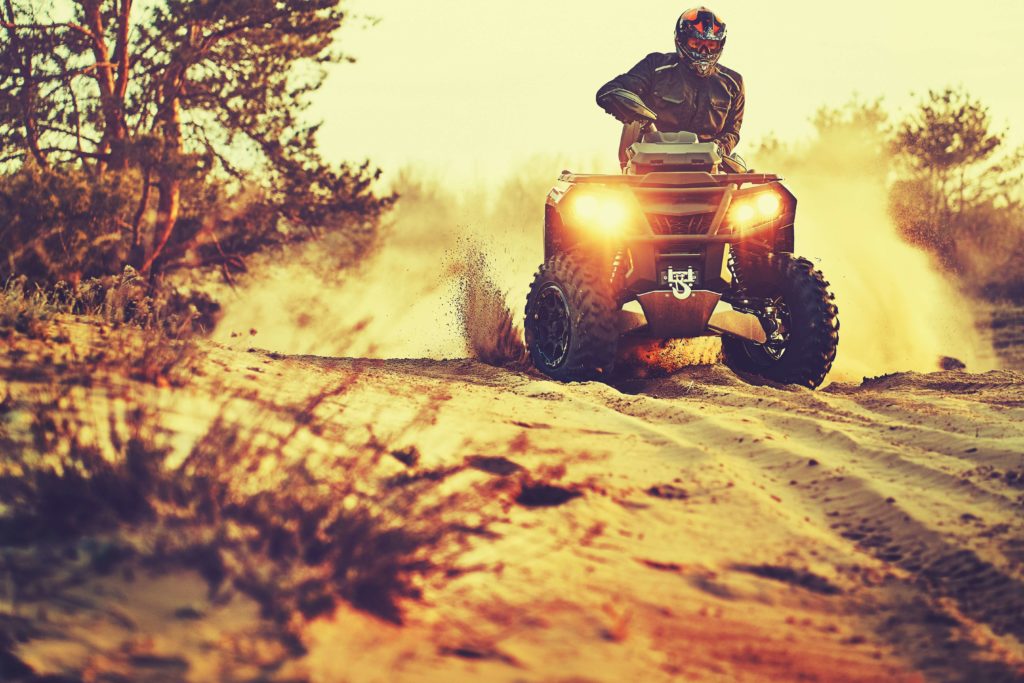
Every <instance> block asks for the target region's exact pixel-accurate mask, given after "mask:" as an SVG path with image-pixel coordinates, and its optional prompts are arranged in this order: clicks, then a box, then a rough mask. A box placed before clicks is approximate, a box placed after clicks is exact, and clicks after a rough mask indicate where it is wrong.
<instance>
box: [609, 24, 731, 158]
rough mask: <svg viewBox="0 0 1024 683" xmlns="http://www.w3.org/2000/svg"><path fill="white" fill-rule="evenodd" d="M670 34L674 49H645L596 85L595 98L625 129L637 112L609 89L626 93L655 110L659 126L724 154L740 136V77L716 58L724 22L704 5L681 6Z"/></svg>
mask: <svg viewBox="0 0 1024 683" xmlns="http://www.w3.org/2000/svg"><path fill="white" fill-rule="evenodd" d="M675 39H676V51H675V52H664V53H663V52H653V53H651V54H649V55H647V56H646V57H644V58H643V60H641V61H640V63H639V64H637V65H636V66H634V67H633V68H632V69H630V70H629V71H628V72H626V73H624V74H622V75H621V76H618V77H616V78H613V79H612V80H611V81H609V82H608V83H607V84H605V85H604V86H602V87H601V89H600V90H598V91H597V103H598V104H599V105H600V106H601V108H602V109H604V110H605V111H607V112H608V113H609V114H611V115H612V116H614V117H615V118H617V119H619V120H620V121H622V123H624V124H626V125H627V130H628V127H629V126H630V124H636V123H637V118H638V117H637V116H636V114H634V113H633V112H632V111H630V110H629V109H628V108H627V107H625V106H623V105H622V103H621V102H620V100H619V99H618V98H617V97H615V96H613V95H612V93H613V92H614V91H616V90H618V91H620V92H621V91H623V90H624V91H626V92H627V93H632V94H634V95H636V96H638V97H639V98H640V99H641V100H642V101H643V103H644V104H645V105H647V107H649V108H650V109H651V110H653V111H654V113H655V114H657V115H658V121H657V124H656V125H657V127H658V130H659V131H663V132H677V131H683V130H685V131H690V132H691V133H696V134H697V137H698V138H700V140H701V141H702V142H714V143H716V144H717V145H718V149H719V152H720V153H721V154H722V155H723V156H725V155H727V154H730V153H731V152H732V150H733V148H734V147H735V146H736V143H737V142H739V139H740V126H741V125H742V124H743V105H744V99H745V98H744V94H743V77H742V76H740V75H739V74H738V73H736V72H735V71H733V70H732V69H728V68H726V67H724V66H722V65H721V64H719V63H718V58H719V57H721V55H722V48H724V47H725V22H724V21H722V20H721V19H719V18H718V15H716V14H715V13H714V12H712V11H711V10H709V9H708V8H707V7H698V8H696V9H690V10H687V11H685V12H683V14H682V15H681V16H680V17H679V21H677V22H676V30H675ZM633 128H634V134H636V132H637V131H638V127H637V126H633ZM620 153H621V150H620Z"/></svg>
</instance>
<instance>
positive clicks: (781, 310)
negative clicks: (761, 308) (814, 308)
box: [744, 296, 792, 365]
mask: <svg viewBox="0 0 1024 683" xmlns="http://www.w3.org/2000/svg"><path fill="white" fill-rule="evenodd" d="M770 300H771V305H772V307H773V308H774V309H775V315H773V316H771V317H772V318H773V319H774V321H775V323H776V325H778V330H779V331H778V334H777V335H775V336H776V337H777V338H775V339H769V340H768V341H767V342H765V343H764V344H756V343H754V342H744V347H745V349H746V351H747V356H749V357H750V359H751V360H754V361H759V362H761V363H762V364H765V365H771V364H773V363H777V362H779V361H780V360H782V356H783V355H785V353H786V347H787V346H789V331H790V329H791V325H792V322H791V319H790V316H789V308H788V307H787V306H786V302H785V301H784V300H783V298H782V297H781V296H773V297H770Z"/></svg>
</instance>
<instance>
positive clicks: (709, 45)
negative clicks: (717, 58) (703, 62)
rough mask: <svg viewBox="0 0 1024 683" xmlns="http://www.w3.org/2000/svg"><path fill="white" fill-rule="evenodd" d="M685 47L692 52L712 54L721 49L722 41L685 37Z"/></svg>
mask: <svg viewBox="0 0 1024 683" xmlns="http://www.w3.org/2000/svg"><path fill="white" fill-rule="evenodd" d="M686 47H688V48H690V50H692V51H693V52H700V53H703V54H708V55H713V54H715V53H716V52H718V51H719V50H721V49H722V41H720V40H704V39H703V38H687V39H686Z"/></svg>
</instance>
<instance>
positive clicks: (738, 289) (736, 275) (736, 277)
mask: <svg viewBox="0 0 1024 683" xmlns="http://www.w3.org/2000/svg"><path fill="white" fill-rule="evenodd" d="M728 266H729V272H730V273H732V289H733V294H734V295H735V296H736V297H737V298H744V297H745V296H746V289H745V288H744V286H743V270H742V269H741V268H740V260H739V259H738V258H736V250H735V249H733V248H732V247H729V261H728Z"/></svg>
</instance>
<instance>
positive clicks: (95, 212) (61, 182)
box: [0, 160, 133, 283]
mask: <svg viewBox="0 0 1024 683" xmlns="http://www.w3.org/2000/svg"><path fill="white" fill-rule="evenodd" d="M123 180H125V178H114V177H111V176H106V177H103V178H93V177H91V176H90V175H89V174H88V173H87V172H86V171H84V170H82V169H76V168H67V169H63V170H59V171H58V170H54V169H42V168H40V167H39V166H38V165H37V164H35V163H34V162H33V161H31V160H30V161H29V162H27V163H26V164H24V165H22V167H21V168H20V169H18V170H17V171H16V172H14V173H12V174H9V175H5V176H0V213H2V214H3V216H4V220H3V221H0V277H10V276H11V275H12V274H14V273H24V274H28V275H30V276H31V278H32V279H33V280H36V281H41V282H49V283H52V282H56V281H58V280H69V281H73V282H77V281H79V280H81V279H83V278H88V277H93V276H98V275H103V274H107V273H112V272H119V271H120V270H121V267H122V264H123V263H125V262H126V260H127V258H128V252H129V249H130V246H131V243H130V240H128V239H125V236H126V234H127V235H128V237H130V230H128V231H127V233H126V228H125V226H126V225H127V223H125V222H124V220H123V219H122V218H121V216H122V215H124V214H126V213H129V212H130V209H131V206H132V204H133V202H132V192H131V190H130V189H129V186H128V185H127V184H126V183H125V182H122V181H123Z"/></svg>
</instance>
